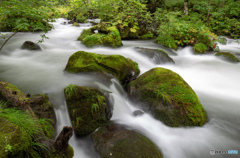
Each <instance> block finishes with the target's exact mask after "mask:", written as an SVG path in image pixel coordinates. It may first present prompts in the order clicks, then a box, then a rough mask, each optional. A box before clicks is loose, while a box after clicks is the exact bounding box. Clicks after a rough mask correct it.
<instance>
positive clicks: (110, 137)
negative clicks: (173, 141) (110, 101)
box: [92, 122, 162, 158]
mask: <svg viewBox="0 0 240 158" xmlns="http://www.w3.org/2000/svg"><path fill="white" fill-rule="evenodd" d="M92 138H93V140H94V141H95V142H96V145H95V150H96V151H97V152H98V153H99V154H100V156H101V157H104V158H135V157H136V158H145V157H151V158H162V154H161V152H160V151H159V149H158V148H157V147H156V145H155V144H153V143H152V142H151V141H150V140H149V139H148V138H146V137H145V136H143V135H141V134H139V133H137V132H135V131H132V130H128V129H127V128H125V127H124V126H122V125H119V124H115V123H111V122H110V123H108V124H106V125H104V126H102V127H100V128H99V129H98V130H97V131H96V132H95V133H94V134H93V135H92Z"/></svg>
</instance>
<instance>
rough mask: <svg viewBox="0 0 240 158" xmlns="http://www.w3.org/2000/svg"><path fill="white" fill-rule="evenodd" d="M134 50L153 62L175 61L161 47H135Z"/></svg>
mask: <svg viewBox="0 0 240 158" xmlns="http://www.w3.org/2000/svg"><path fill="white" fill-rule="evenodd" d="M136 50H137V51H138V52H139V53H141V54H143V55H145V56H147V57H148V58H149V59H150V60H152V61H153V62H154V63H155V64H165V63H172V64H174V63H175V62H174V60H173V59H172V58H171V57H170V56H169V55H168V53H167V52H165V51H164V50H162V49H149V48H139V47H137V48H136Z"/></svg>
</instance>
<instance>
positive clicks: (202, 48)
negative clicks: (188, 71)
mask: <svg viewBox="0 0 240 158" xmlns="http://www.w3.org/2000/svg"><path fill="white" fill-rule="evenodd" d="M193 50H194V52H195V53H196V54H203V53H204V52H206V51H207V50H208V47H207V46H206V45H205V44H203V43H198V44H195V45H194V46H193Z"/></svg>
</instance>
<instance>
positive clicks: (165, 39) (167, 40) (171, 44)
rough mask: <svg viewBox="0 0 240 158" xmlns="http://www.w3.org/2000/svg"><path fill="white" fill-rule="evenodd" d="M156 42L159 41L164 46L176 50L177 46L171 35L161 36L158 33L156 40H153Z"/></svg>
mask: <svg viewBox="0 0 240 158" xmlns="http://www.w3.org/2000/svg"><path fill="white" fill-rule="evenodd" d="M155 42H156V43H159V44H161V45H163V46H165V47H168V48H171V49H175V50H177V49H178V47H177V44H176V43H175V40H174V38H173V37H171V36H167V35H165V36H163V35H161V36H160V35H159V36H158V37H157V38H156V40H155Z"/></svg>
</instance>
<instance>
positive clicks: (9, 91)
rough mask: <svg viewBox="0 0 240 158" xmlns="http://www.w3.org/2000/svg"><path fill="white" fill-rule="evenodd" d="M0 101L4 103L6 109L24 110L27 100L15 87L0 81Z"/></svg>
mask: <svg viewBox="0 0 240 158" xmlns="http://www.w3.org/2000/svg"><path fill="white" fill-rule="evenodd" d="M0 100H3V101H4V102H6V105H5V106H6V107H16V108H25V105H26V103H27V100H28V99H27V98H26V96H25V95H24V94H23V93H22V92H21V91H20V90H19V89H18V88H17V86H15V85H13V84H10V83H8V82H2V81H0Z"/></svg>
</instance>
